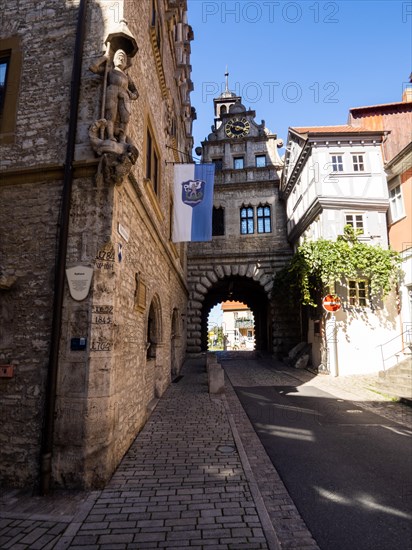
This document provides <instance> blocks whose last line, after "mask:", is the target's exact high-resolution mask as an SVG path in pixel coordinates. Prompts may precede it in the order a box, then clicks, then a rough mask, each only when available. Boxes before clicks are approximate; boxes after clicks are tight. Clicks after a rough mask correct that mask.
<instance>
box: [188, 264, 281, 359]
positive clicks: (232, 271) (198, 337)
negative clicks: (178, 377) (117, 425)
mask: <svg viewBox="0 0 412 550" xmlns="http://www.w3.org/2000/svg"><path fill="white" fill-rule="evenodd" d="M196 275H197V274H194V273H193V274H190V276H189V286H190V299H189V312H188V317H189V319H188V321H189V322H188V352H189V353H199V352H201V351H205V350H206V349H207V316H208V313H209V311H210V309H211V307H213V306H214V305H216V304H217V303H220V302H221V301H224V300H231V299H233V300H238V301H241V302H244V303H246V304H247V305H248V306H249V307H250V308H251V309H252V311H253V314H254V317H255V327H256V335H257V341H256V347H257V349H264V350H269V351H271V350H272V324H273V323H272V315H271V311H272V308H271V307H270V301H271V291H272V288H273V272H271V271H270V270H269V269H268V268H267V267H264V266H262V265H260V263H259V262H256V263H252V262H251V263H247V264H236V263H233V264H229V263H228V264H219V265H214V266H209V267H207V268H205V269H203V272H202V275H201V276H196Z"/></svg>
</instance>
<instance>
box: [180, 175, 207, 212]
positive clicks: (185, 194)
mask: <svg viewBox="0 0 412 550" xmlns="http://www.w3.org/2000/svg"><path fill="white" fill-rule="evenodd" d="M205 185H206V182H204V181H203V180H188V181H184V182H183V183H182V201H183V202H184V204H187V205H188V206H192V207H194V206H197V205H198V204H200V203H201V202H202V200H203V198H204V196H205Z"/></svg>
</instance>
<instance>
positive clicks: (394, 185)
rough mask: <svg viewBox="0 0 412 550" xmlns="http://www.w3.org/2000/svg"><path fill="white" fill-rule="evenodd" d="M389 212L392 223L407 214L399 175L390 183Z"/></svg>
mask: <svg viewBox="0 0 412 550" xmlns="http://www.w3.org/2000/svg"><path fill="white" fill-rule="evenodd" d="M389 214H390V221H391V222H392V223H393V222H396V221H398V220H400V219H401V218H403V217H404V216H405V209H404V205H403V197H402V187H401V184H400V178H399V177H397V178H395V179H394V180H393V181H392V182H390V184H389Z"/></svg>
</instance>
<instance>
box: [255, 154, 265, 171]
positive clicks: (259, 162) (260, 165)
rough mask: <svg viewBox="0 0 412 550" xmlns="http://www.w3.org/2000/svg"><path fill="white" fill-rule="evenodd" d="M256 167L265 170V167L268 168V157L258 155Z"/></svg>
mask: <svg viewBox="0 0 412 550" xmlns="http://www.w3.org/2000/svg"><path fill="white" fill-rule="evenodd" d="M255 166H256V168H265V166H266V155H256V156H255Z"/></svg>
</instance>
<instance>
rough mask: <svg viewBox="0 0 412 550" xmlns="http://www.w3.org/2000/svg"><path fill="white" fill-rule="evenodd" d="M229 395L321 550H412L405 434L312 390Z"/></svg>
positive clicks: (410, 435)
mask: <svg viewBox="0 0 412 550" xmlns="http://www.w3.org/2000/svg"><path fill="white" fill-rule="evenodd" d="M235 390H236V393H237V395H238V397H239V399H240V401H241V402H242V405H243V407H244V409H245V411H246V413H247V414H248V416H249V419H250V420H251V422H252V424H253V426H254V428H255V431H256V433H257V434H258V436H259V438H260V440H261V442H262V444H263V445H264V447H265V449H266V452H267V453H268V455H269V457H270V459H271V460H272V462H273V464H274V466H275V467H276V469H277V471H278V472H279V474H280V476H281V477H282V479H283V482H284V483H285V485H286V487H287V489H288V491H289V494H290V495H291V497H292V499H293V501H294V502H295V505H296V507H297V508H298V510H299V512H300V514H301V516H302V517H303V519H304V521H305V522H306V524H307V526H308V528H309V529H310V531H311V533H312V535H313V537H314V538H315V539H316V541H317V543H318V545H319V546H320V548H321V549H322V550H372V549H373V550H392V549H393V550H395V549H396V550H410V549H412V521H411V520H412V483H411V482H412V432H411V431H410V430H407V429H406V428H404V427H402V426H400V425H399V424H396V423H391V422H390V421H387V420H386V419H384V418H382V417H381V416H379V415H376V414H374V413H371V412H368V411H366V410H364V409H361V408H359V407H357V406H356V405H354V404H353V403H351V402H350V401H343V400H340V399H337V398H336V397H334V396H332V395H330V394H328V393H326V392H323V391H321V390H319V389H317V388H315V387H311V386H299V387H294V386H288V387H286V386H285V387H281V386H262V387H256V386H254V387H251V388H245V387H236V388H235Z"/></svg>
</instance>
